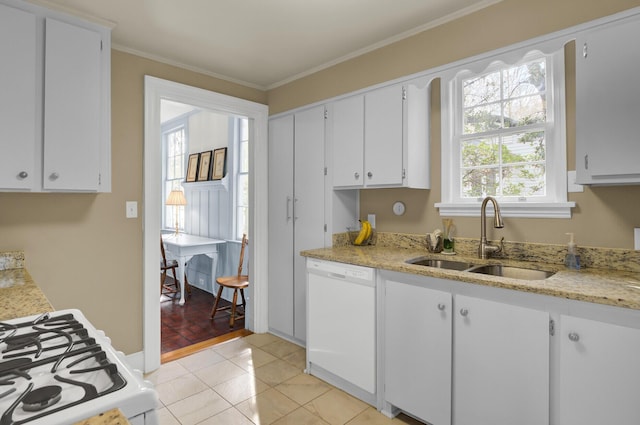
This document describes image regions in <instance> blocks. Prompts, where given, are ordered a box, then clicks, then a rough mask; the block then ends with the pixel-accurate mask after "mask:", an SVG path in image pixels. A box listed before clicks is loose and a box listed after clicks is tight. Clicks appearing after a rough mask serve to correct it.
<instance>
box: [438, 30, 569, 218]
mask: <svg viewBox="0 0 640 425" xmlns="http://www.w3.org/2000/svg"><path fill="white" fill-rule="evenodd" d="M534 52H535V53H538V54H544V55H546V56H547V57H548V59H549V61H550V62H551V66H550V71H551V72H552V77H553V84H552V88H551V89H550V90H549V89H548V90H547V95H548V96H552V97H553V100H552V105H553V107H552V108H550V109H549V110H548V114H549V115H550V117H549V119H548V122H552V123H553V125H552V126H551V129H550V128H549V126H547V129H546V132H547V140H548V141H550V143H548V144H547V155H546V158H547V164H546V167H547V170H551V174H549V171H548V174H547V177H548V178H547V196H546V197H544V198H540V199H539V200H538V201H536V200H535V198H527V199H526V200H523V201H522V202H509V201H506V202H505V201H502V202H500V211H501V213H502V214H503V215H504V216H506V217H530V218H570V217H571V208H573V207H575V202H568V201H567V165H566V164H567V141H566V118H565V117H566V111H565V109H566V102H565V69H564V43H561V42H558V41H555V40H554V41H551V42H546V43H540V44H538V45H534V46H527V47H524V48H519V49H513V50H510V51H502V52H500V53H499V54H496V52H491V53H488V54H486V55H481V56H479V57H475V58H474V60H473V61H470V62H469V63H463V64H459V65H458V66H456V67H454V68H451V69H450V70H448V72H447V73H445V74H443V75H442V91H441V93H442V95H441V96H442V107H441V108H442V109H441V111H442V139H441V151H442V164H441V165H442V167H441V170H442V171H441V175H442V202H439V203H436V204H435V206H436V208H438V209H439V211H440V215H441V216H469V217H477V216H479V215H480V203H481V201H482V199H468V200H467V199H464V200H463V199H461V198H459V197H458V196H457V195H455V194H456V193H458V191H459V176H458V175H453V174H456V173H452V172H450V171H449V170H452V169H454V168H453V164H456V163H457V164H459V163H460V159H459V152H458V151H459V150H458V148H457V143H456V144H454V143H452V142H451V141H452V140H453V139H454V134H455V133H454V125H455V122H456V120H457V119H459V117H457V114H458V110H459V108H457V102H459V100H458V99H457V91H458V88H457V87H456V84H457V80H458V78H457V77H458V76H459V75H460V74H462V73H474V74H481V73H483V72H485V71H486V70H488V69H490V68H491V67H495V66H496V65H498V64H499V65H502V66H504V65H511V64H516V63H519V62H521V61H523V60H524V59H525V58H526V57H527V56H530V54H531V53H534ZM550 103H551V102H550ZM454 145H455V146H454ZM457 169H459V166H457V167H456V170H457ZM456 198H457V199H456Z"/></svg>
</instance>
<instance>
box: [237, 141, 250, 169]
mask: <svg viewBox="0 0 640 425" xmlns="http://www.w3.org/2000/svg"><path fill="white" fill-rule="evenodd" d="M239 148H240V152H239V155H240V157H239V158H238V162H239V164H238V165H239V167H240V170H239V171H240V172H241V173H248V172H249V142H248V141H244V142H240V146H239Z"/></svg>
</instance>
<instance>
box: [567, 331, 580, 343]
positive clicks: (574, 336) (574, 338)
mask: <svg viewBox="0 0 640 425" xmlns="http://www.w3.org/2000/svg"><path fill="white" fill-rule="evenodd" d="M569 340H571V341H573V342H578V341H580V335H578V334H577V333H575V332H569Z"/></svg>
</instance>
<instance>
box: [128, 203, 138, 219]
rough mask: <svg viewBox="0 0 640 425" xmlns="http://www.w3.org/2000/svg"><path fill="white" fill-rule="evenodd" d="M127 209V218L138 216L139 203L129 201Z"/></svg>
mask: <svg viewBox="0 0 640 425" xmlns="http://www.w3.org/2000/svg"><path fill="white" fill-rule="evenodd" d="M126 210H127V212H126V216H127V218H138V203H137V202H136V201H127V203H126Z"/></svg>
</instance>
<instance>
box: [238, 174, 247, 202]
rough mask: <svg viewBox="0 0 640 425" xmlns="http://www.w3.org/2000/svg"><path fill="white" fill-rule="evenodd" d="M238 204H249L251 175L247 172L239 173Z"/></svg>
mask: <svg viewBox="0 0 640 425" xmlns="http://www.w3.org/2000/svg"><path fill="white" fill-rule="evenodd" d="M238 206H242V207H248V206H249V176H248V175H246V174H239V175H238Z"/></svg>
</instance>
